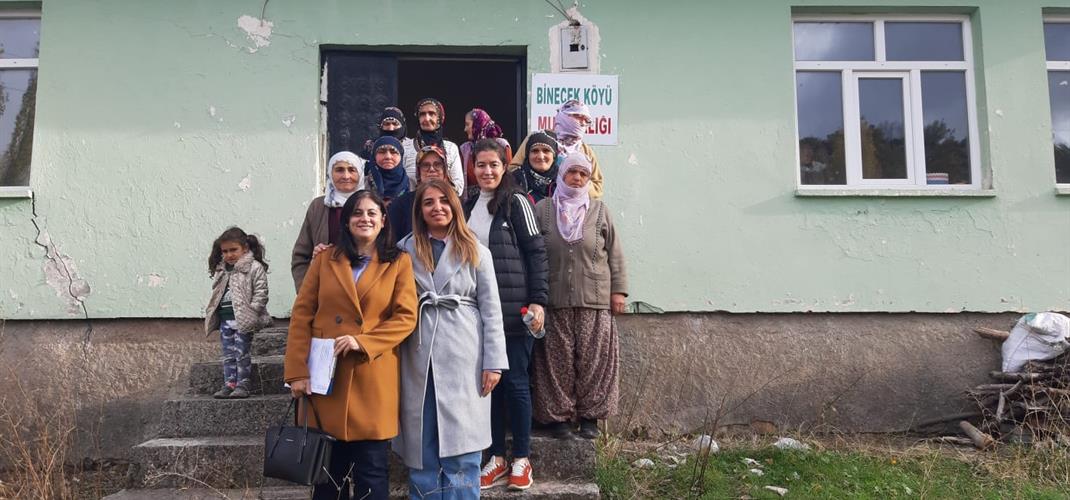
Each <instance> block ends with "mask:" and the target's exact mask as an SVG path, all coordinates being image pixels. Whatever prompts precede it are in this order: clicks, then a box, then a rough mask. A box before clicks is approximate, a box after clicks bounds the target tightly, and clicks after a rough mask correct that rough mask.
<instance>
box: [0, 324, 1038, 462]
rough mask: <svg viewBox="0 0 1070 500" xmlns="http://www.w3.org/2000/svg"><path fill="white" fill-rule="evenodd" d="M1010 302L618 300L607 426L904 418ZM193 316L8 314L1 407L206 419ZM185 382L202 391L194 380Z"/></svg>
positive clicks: (154, 420)
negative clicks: (698, 304) (780, 308)
mask: <svg viewBox="0 0 1070 500" xmlns="http://www.w3.org/2000/svg"><path fill="white" fill-rule="evenodd" d="M1019 316H1020V315H1019V314H1016V313H1004V314H983V313H949V314H917V313H902V314H888V313H851V314H843V313H839V314H837V313H810V314H731V313H666V314H628V315H623V316H619V317H617V320H616V321H617V327H618V333H619V336H620V338H619V347H620V372H619V373H620V388H621V390H620V394H621V402H620V411H619V414H618V415H617V416H616V417H614V418H613V419H611V420H610V422H609V429H610V431H611V432H628V433H634V434H638V435H643V434H648V435H654V436H657V435H661V434H665V433H675V432H692V431H696V430H700V429H703V428H709V427H713V426H714V425H715V424H716V426H717V427H719V428H728V429H732V428H734V427H737V426H738V427H740V428H743V429H748V428H750V426H751V424H752V423H754V422H762V423H769V424H771V425H774V426H776V427H778V428H780V429H798V428H803V429H807V430H815V431H828V430H841V431H863V432H893V431H903V430H907V429H909V428H911V426H912V425H914V423H916V422H918V421H920V420H924V419H928V418H933V417H938V416H943V415H948V414H952V413H957V412H959V411H961V410H963V409H968V408H969V407H970V406H969V402H968V401H967V399H966V398H965V397H964V391H965V390H966V389H968V388H970V387H973V386H976V385H978V384H981V383H985V382H987V374H988V372H989V371H990V370H992V369H995V368H998V367H999V363H1000V353H999V346H998V345H997V344H996V343H994V342H992V341H988V340H984V339H981V338H978V337H977V336H976V335H975V334H974V333H973V332H972V331H971V328H972V327H975V326H987V327H992V328H998V329H1002V330H1007V329H1009V328H1010V327H1011V325H1013V323H1014V322H1015V321H1016V320H1017V319H1018V317H1019ZM202 324H203V323H202V321H201V320H94V321H93V328H94V331H93V334H92V335H93V336H92V338H91V340H90V342H89V343H88V344H83V339H84V334H85V322H84V321H73V320H72V321H7V322H6V323H5V324H4V329H5V332H4V336H3V338H2V340H0V367H2V369H0V384H3V386H4V387H8V388H17V387H19V384H21V385H22V387H24V390H25V392H26V393H27V394H28V395H29V396H33V397H35V398H36V399H35V400H33V401H23V402H17V401H13V400H12V399H10V398H11V396H12V394H13V392H14V389H10V390H9V391H7V394H6V395H5V396H4V397H0V400H4V401H5V405H9V406H7V407H10V408H25V407H26V406H24V405H28V404H33V405H36V406H35V408H38V407H39V408H38V409H39V410H40V411H51V410H52V409H54V410H55V411H64V412H67V413H68V414H69V415H70V418H72V419H74V420H73V421H74V422H75V423H76V424H77V425H78V428H79V429H83V430H84V432H79V433H78V436H79V438H78V443H77V445H76V447H75V449H74V450H72V451H71V452H70V453H69V454H68V457H69V458H70V460H73V461H77V460H81V459H82V458H84V457H89V458H120V459H126V458H130V457H131V455H132V453H131V449H132V447H133V446H135V445H137V444H138V443H142V442H143V441H145V440H146V439H150V438H152V437H156V436H164V435H167V434H169V433H175V434H187V435H189V434H194V433H195V432H194V431H196V433H200V432H201V430H202V429H201V427H202V426H201V425H200V423H195V422H188V427H189V429H188V430H182V429H180V428H179V427H178V426H176V425H177V424H176V422H178V421H183V420H185V419H190V418H201V419H204V420H205V421H212V420H213V419H217V418H224V417H225V415H223V414H219V415H216V414H215V413H212V414H211V415H208V414H207V413H205V412H204V411H202V408H201V404H202V403H203V402H205V401H206V400H207V399H208V398H207V397H205V395H206V394H210V392H211V391H209V389H211V390H215V389H216V388H218V385H217V384H218V383H219V382H220V381H221V377H222V373H221V369H220V368H219V365H218V361H217V360H218V357H219V342H218V340H216V339H207V338H205V336H204V333H203V330H202V328H203V327H202ZM282 339H283V337H282V336H281V332H280V333H278V334H276V335H274V336H273V337H272V338H270V339H269V338H268V337H267V336H265V338H264V339H263V341H264V342H265V346H264V350H265V352H270V350H269V349H268V348H269V347H272V346H273V347H272V349H278V348H279V342H280V341H281V340H282ZM254 343H255V341H254ZM269 344H270V345H269ZM257 360H258V361H262V362H263V361H266V363H260V364H258V367H259V368H262V370H258V371H257V376H260V377H261V378H265V379H267V380H268V381H269V387H271V388H272V389H273V390H274V391H276V392H279V393H282V392H283V391H282V389H281V381H279V380H278V378H279V377H280V376H281V364H282V363H281V357H278V356H274V357H272V356H267V357H262V358H257ZM191 365H192V375H193V377H191V376H190V375H191ZM191 379H192V380H191ZM72 381H76V383H72ZM83 381H84V382H83ZM191 382H192V383H191ZM191 387H192V388H194V389H195V390H194V391H193V392H195V393H201V394H202V396H193V395H190V394H189V392H190V389H191ZM206 391H207V392H206ZM168 400H170V401H169V402H168ZM284 401H285V399H284V398H279V397H278V396H276V397H263V398H254V399H252V400H250V401H247V402H233V403H235V404H234V405H229V403H231V402H229V401H228V402H226V403H228V405H227V407H228V408H231V409H233V410H235V411H239V413H241V414H243V415H246V416H248V417H250V418H254V419H257V421H258V422H262V423H266V422H268V421H270V420H273V419H272V418H271V417H272V416H274V415H275V412H276V411H277V409H278V407H279V406H278V405H280V404H281V403H282V402H284ZM258 405H260V406H258ZM213 411H214V410H213ZM46 414H48V413H46ZM183 425H185V424H183ZM760 427H768V426H767V425H761V426H760ZM2 465H3V464H0V466H2Z"/></svg>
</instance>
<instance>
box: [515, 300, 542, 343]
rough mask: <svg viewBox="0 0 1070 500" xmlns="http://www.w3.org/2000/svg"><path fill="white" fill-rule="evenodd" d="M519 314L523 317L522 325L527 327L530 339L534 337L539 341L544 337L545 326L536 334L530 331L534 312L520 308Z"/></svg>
mask: <svg viewBox="0 0 1070 500" xmlns="http://www.w3.org/2000/svg"><path fill="white" fill-rule="evenodd" d="M520 314H521V315H522V316H523V319H524V324H525V325H527V327H528V333H530V334H531V336H532V337H535V338H537V339H541V338H543V337H545V336H546V325H543V326H542V329H540V330H539V331H537V332H536V331H534V330H532V329H531V322H532V321H535V313H534V312H532V311H529V310H528V308H526V307H521V308H520Z"/></svg>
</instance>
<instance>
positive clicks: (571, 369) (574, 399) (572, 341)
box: [531, 307, 620, 424]
mask: <svg viewBox="0 0 1070 500" xmlns="http://www.w3.org/2000/svg"><path fill="white" fill-rule="evenodd" d="M619 367H620V358H619V352H618V343H617V327H616V324H615V323H614V322H613V316H612V315H611V314H610V312H609V310H608V309H588V308H582V307H577V308H560V309H550V310H548V311H547V313H546V337H545V338H544V339H543V340H542V342H538V343H536V345H535V353H534V356H533V359H532V367H531V373H532V380H533V384H532V385H533V388H534V391H533V394H532V396H533V401H532V407H533V408H532V409H533V416H534V417H535V420H537V421H539V422H541V423H544V424H549V423H554V422H571V421H575V420H576V419H577V418H584V419H605V418H607V417H609V416H611V415H614V414H616V413H617V403H618V400H619V398H620V389H619V387H618V380H617V371H618V369H619Z"/></svg>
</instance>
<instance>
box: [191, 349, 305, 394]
mask: <svg viewBox="0 0 1070 500" xmlns="http://www.w3.org/2000/svg"><path fill="white" fill-rule="evenodd" d="M282 368H283V366H282V355H274V356H253V366H252V377H251V378H252V387H251V388H250V392H251V393H253V394H285V393H287V392H288V390H287V389H286V388H285V387H283V385H282V384H283V379H282ZM189 386H190V390H191V392H193V393H194V394H212V393H213V392H215V391H218V390H219V388H220V387H223V363H222V362H221V361H208V362H205V363H193V364H192V365H190V369H189Z"/></svg>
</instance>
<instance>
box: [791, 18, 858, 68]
mask: <svg viewBox="0 0 1070 500" xmlns="http://www.w3.org/2000/svg"><path fill="white" fill-rule="evenodd" d="M794 29H795V60H796V61H873V60H874V59H875V58H874V57H873V23H835V22H830V23H820V22H818V23H808V22H799V23H795V28H794Z"/></svg>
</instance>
